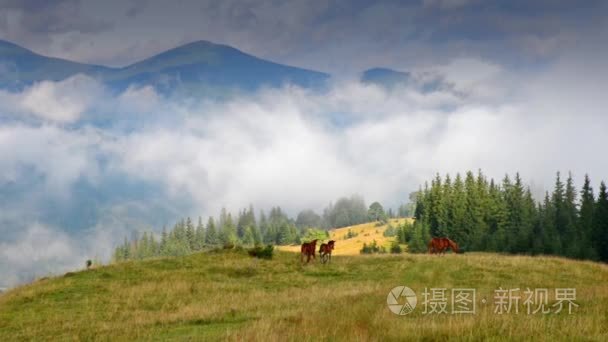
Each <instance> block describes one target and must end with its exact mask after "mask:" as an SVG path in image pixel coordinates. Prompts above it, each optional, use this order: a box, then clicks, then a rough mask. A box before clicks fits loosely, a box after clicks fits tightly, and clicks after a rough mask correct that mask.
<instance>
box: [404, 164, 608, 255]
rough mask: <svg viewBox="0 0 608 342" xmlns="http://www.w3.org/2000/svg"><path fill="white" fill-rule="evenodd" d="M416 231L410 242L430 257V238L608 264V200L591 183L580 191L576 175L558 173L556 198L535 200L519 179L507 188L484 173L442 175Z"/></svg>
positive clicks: (428, 190)
mask: <svg viewBox="0 0 608 342" xmlns="http://www.w3.org/2000/svg"><path fill="white" fill-rule="evenodd" d="M414 216H415V223H414V225H413V226H411V227H403V228H402V231H403V234H402V235H403V239H404V240H405V241H404V242H407V243H408V244H410V245H411V246H410V250H412V248H411V247H413V250H414V251H424V250H426V246H425V242H428V240H429V239H430V238H431V237H444V236H445V237H449V238H450V239H452V240H454V241H456V242H457V243H458V244H459V245H460V246H461V247H463V248H464V249H465V250H468V251H493V252H505V253H525V254H552V255H561V256H566V257H570V258H579V259H591V260H602V261H608V193H607V190H606V184H605V183H604V182H602V183H601V185H600V188H599V194H598V195H597V197H596V196H595V194H594V191H593V188H592V186H591V181H590V179H589V177H588V176H585V181H584V184H583V187H582V189H580V190H577V189H576V187H575V185H574V180H573V178H572V175H571V174H568V177H567V178H566V180H565V181H564V180H563V178H562V176H561V174H560V173H559V172H558V173H557V175H556V179H555V185H554V188H553V191H552V192H546V193H545V196H544V199H543V200H540V201H537V200H535V199H534V198H533V196H532V193H531V191H530V188H529V187H527V186H525V185H524V183H523V181H522V179H521V177H520V175H519V173H517V174H516V175H515V177H513V178H511V177H510V176H509V175H506V176H505V177H504V178H503V180H502V182H500V183H497V182H495V181H494V179H490V180H488V178H487V177H486V176H484V175H483V173H482V172H481V171H479V172H478V173H477V174H476V175H475V174H474V173H473V172H471V171H469V172H467V173H466V174H465V176H464V178H463V177H462V176H461V175H460V174H457V175H456V177H455V178H454V179H452V178H451V177H450V175H449V174H448V175H446V176H445V177H443V178H442V177H441V176H439V175H437V176H436V177H435V178H434V179H433V180H432V181H431V184H430V186H429V185H428V183H426V184H425V186H424V188H423V189H420V191H419V192H418V194H417V196H416V206H415V212H414Z"/></svg>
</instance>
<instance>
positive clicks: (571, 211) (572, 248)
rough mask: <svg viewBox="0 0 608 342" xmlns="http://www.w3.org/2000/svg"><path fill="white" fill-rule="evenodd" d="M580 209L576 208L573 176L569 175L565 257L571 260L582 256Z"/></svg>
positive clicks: (565, 209)
mask: <svg viewBox="0 0 608 342" xmlns="http://www.w3.org/2000/svg"><path fill="white" fill-rule="evenodd" d="M577 217H578V208H577V207H576V189H575V188H574V180H573V179H572V174H571V173H568V179H567V181H566V192H565V197H564V219H565V225H564V240H563V241H567V245H565V246H564V247H565V248H564V252H565V255H566V256H567V257H569V258H576V257H578V256H579V254H580V241H579V237H580V236H579V234H578V231H577V224H576V222H577Z"/></svg>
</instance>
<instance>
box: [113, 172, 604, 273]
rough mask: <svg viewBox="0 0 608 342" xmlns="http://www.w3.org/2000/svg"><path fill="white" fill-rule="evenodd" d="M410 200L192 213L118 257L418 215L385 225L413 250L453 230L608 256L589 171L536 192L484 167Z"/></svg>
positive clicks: (465, 239) (492, 242) (482, 239)
mask: <svg viewBox="0 0 608 342" xmlns="http://www.w3.org/2000/svg"><path fill="white" fill-rule="evenodd" d="M409 201H410V202H409V203H408V204H403V205H401V206H399V208H398V210H397V211H396V212H393V210H392V209H388V210H387V211H385V210H384V208H383V206H382V205H381V204H380V203H379V202H373V203H372V204H371V205H370V206H369V207H368V206H367V205H366V203H365V201H364V199H363V198H362V197H360V196H357V195H353V196H351V197H342V198H340V199H338V200H337V201H336V202H335V203H330V204H329V205H328V206H327V207H326V208H325V209H324V210H323V213H322V214H321V215H319V214H317V213H316V212H315V211H313V210H310V209H308V210H303V211H301V212H300V213H299V214H298V215H297V217H296V218H295V219H293V218H290V217H289V216H288V215H287V214H286V213H285V212H284V211H283V210H282V209H281V208H280V207H274V208H272V209H271V210H270V211H269V212H268V214H266V213H265V212H264V211H260V212H259V214H258V215H256V214H255V211H254V208H253V206H249V208H246V209H243V210H241V211H239V213H238V215H236V216H233V215H232V214H231V213H229V212H228V211H227V210H226V209H222V211H221V213H220V215H219V218H218V219H217V220H216V219H215V218H213V217H209V218H208V219H207V220H206V222H203V220H202V218H201V217H199V218H198V221H197V222H194V221H193V220H192V219H191V218H185V219H182V220H180V221H179V222H177V223H176V224H175V225H174V226H173V228H172V229H170V230H167V229H166V228H163V230H162V233H161V234H160V237H157V236H156V235H155V234H154V233H153V232H152V231H149V232H144V233H143V234H141V235H134V236H132V237H131V239H126V238H125V240H124V243H123V244H121V245H120V246H118V247H117V248H116V250H115V252H114V260H115V261H121V260H128V259H143V258H149V257H154V256H178V255H185V254H189V253H192V252H196V251H201V250H205V249H209V248H214V247H217V246H235V245H246V246H254V245H262V244H271V245H290V244H299V243H301V242H302V241H308V240H312V239H316V238H318V239H326V238H327V237H328V233H327V230H328V229H331V228H339V227H346V226H351V225H356V224H360V223H365V222H373V221H385V220H386V219H387V218H393V217H407V216H413V217H414V218H415V220H414V224H408V223H403V224H402V225H400V226H397V227H393V226H391V225H389V226H388V228H387V231H386V232H385V235H386V236H395V240H396V241H397V242H398V243H401V244H406V245H407V249H406V250H407V251H409V252H411V253H424V252H426V251H427V244H428V241H429V240H430V239H431V237H449V238H450V239H452V240H454V241H456V242H457V243H458V244H459V246H460V248H461V249H462V250H463V251H488V252H499V253H511V254H531V255H537V254H548V255H559V256H566V257H569V258H577V259H589V260H601V261H604V262H606V261H608V192H607V189H606V184H605V183H604V182H602V183H601V185H600V188H599V193H598V195H597V197H596V196H595V194H594V190H593V188H592V186H591V180H590V178H589V177H588V176H585V180H584V184H583V186H582V189H580V190H577V189H576V187H575V185H574V179H573V177H572V175H571V174H568V177H567V178H566V179H565V180H563V179H562V176H561V174H560V173H559V172H558V173H557V175H556V179H555V183H554V187H553V189H552V191H547V192H546V193H545V195H544V198H542V199H535V198H534V197H533V195H532V192H531V190H530V188H529V186H526V185H525V184H524V182H523V180H522V179H521V177H520V175H519V173H516V174H515V176H514V177H511V176H509V175H505V177H504V178H503V179H502V181H501V182H496V181H495V180H494V179H488V178H487V177H486V176H485V175H484V174H483V173H482V172H481V171H478V172H477V173H476V174H475V173H473V172H472V171H468V172H466V173H465V175H464V177H463V176H462V175H461V174H456V176H455V177H454V178H453V179H452V177H451V176H450V175H449V174H448V175H445V176H444V177H441V176H440V175H436V176H435V178H434V179H432V180H431V181H430V184H429V183H428V182H427V183H425V184H424V186H423V187H421V188H420V190H419V191H417V192H414V193H412V194H410V196H409Z"/></svg>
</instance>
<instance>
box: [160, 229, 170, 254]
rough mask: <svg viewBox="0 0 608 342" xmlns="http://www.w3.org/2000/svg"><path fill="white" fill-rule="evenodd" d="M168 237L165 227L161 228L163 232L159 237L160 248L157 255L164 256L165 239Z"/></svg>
mask: <svg viewBox="0 0 608 342" xmlns="http://www.w3.org/2000/svg"><path fill="white" fill-rule="evenodd" d="M168 238H169V236H168V235H167V227H166V226H163V232H162V233H161V235H160V246H159V248H158V249H159V254H160V255H165V250H166V248H167V239H168Z"/></svg>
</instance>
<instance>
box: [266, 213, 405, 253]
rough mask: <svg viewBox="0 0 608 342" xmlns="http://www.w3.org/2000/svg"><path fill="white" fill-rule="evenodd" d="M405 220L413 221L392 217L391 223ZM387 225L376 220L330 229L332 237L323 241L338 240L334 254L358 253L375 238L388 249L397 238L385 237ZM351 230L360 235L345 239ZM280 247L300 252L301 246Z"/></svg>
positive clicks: (288, 250) (395, 224)
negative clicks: (377, 224) (378, 223)
mask: <svg viewBox="0 0 608 342" xmlns="http://www.w3.org/2000/svg"><path fill="white" fill-rule="evenodd" d="M404 221H410V222H411V221H412V219H409V218H400V219H390V222H389V223H390V224H392V225H393V226H395V227H396V226H397V225H399V224H401V223H403V222H404ZM387 227H388V224H385V225H381V226H376V222H370V223H363V224H358V225H355V226H350V227H344V228H337V229H332V230H330V231H329V236H330V237H329V238H328V239H326V240H325V241H323V242H327V241H328V240H335V241H336V247H335V249H334V251H333V253H332V255H358V254H359V252H360V251H361V248H362V247H363V244H364V243H366V244H368V245H369V244H371V243H372V241H374V240H375V241H376V243H377V244H378V246H384V247H386V250H387V251H388V250H389V249H390V246H391V242H392V241H393V240H395V238H394V237H385V236H384V235H383V233H384V231H385V230H386V228H387ZM349 230H350V231H352V232H354V233H357V234H358V235H357V236H356V237H353V238H350V239H345V238H346V234H348V231H349ZM320 244H321V242H319V243H318V244H317V246H318V245H320ZM278 248H279V249H280V250H283V251H287V252H300V246H278Z"/></svg>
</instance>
